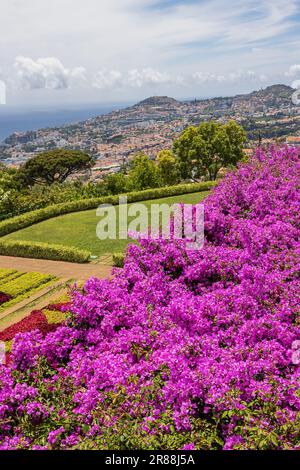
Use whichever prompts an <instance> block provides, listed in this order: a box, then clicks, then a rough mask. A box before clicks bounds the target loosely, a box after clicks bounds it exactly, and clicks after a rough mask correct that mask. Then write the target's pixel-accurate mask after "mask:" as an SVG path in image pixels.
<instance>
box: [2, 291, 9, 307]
mask: <svg viewBox="0 0 300 470" xmlns="http://www.w3.org/2000/svg"><path fill="white" fill-rule="evenodd" d="M10 299H11V296H10V295H8V294H5V293H4V292H0V305H2V304H5V303H6V302H8V301H9V300H10Z"/></svg>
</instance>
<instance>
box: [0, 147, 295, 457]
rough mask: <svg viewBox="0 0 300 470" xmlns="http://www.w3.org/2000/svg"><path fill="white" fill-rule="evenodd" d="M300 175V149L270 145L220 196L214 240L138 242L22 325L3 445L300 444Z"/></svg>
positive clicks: (3, 415)
mask: <svg viewBox="0 0 300 470" xmlns="http://www.w3.org/2000/svg"><path fill="white" fill-rule="evenodd" d="M299 186H300V160H299V151H297V150H296V149H291V148H282V149H273V150H271V151H270V152H269V153H264V152H263V151H262V150H259V151H258V152H257V154H256V156H255V157H254V158H253V160H252V161H251V162H250V163H248V164H246V165H244V166H242V167H241V168H240V169H239V170H238V171H236V172H233V173H231V174H230V175H228V176H227V177H226V178H225V179H224V180H223V181H222V182H221V183H220V184H219V185H218V187H217V188H216V189H215V190H214V192H213V193H212V194H211V195H210V196H209V197H208V199H207V200H206V203H205V237H206V240H205V245H204V248H203V249H202V250H199V251H189V250H187V249H186V244H185V242H184V241H163V240H158V241H157V240H156V241H151V240H143V241H141V243H140V246H136V245H132V246H130V247H129V250H128V254H127V258H126V262H125V267H124V269H120V270H118V271H117V272H116V274H115V277H114V278H113V279H112V280H98V279H90V280H89V281H88V282H87V283H86V285H85V287H84V289H83V291H74V292H73V295H72V297H73V299H72V306H71V312H72V313H71V316H70V318H69V319H68V320H67V322H66V323H65V324H64V325H63V326H61V327H59V328H58V329H57V330H56V331H55V332H52V333H49V334H48V335H47V336H46V337H45V338H43V336H42V335H41V333H40V332H39V331H31V332H27V333H24V334H21V335H18V336H17V337H16V339H15V341H14V346H13V352H12V363H11V365H10V366H9V367H5V366H3V367H2V369H1V372H0V383H1V392H0V442H1V448H2V449H17V448H24V449H74V448H78V449H299V448H300V434H299V433H300V431H299V430H300V386H299V380H300V366H299V364H300V306H299V303H300V302H299V295H300V278H299V276H300V238H299V235H300V191H299V189H300V188H299ZM68 309H70V306H68Z"/></svg>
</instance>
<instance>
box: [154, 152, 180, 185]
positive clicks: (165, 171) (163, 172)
mask: <svg viewBox="0 0 300 470" xmlns="http://www.w3.org/2000/svg"><path fill="white" fill-rule="evenodd" d="M156 163H157V169H158V172H159V175H160V179H161V181H162V184H163V185H165V186H171V185H173V184H176V183H178V182H179V172H178V168H177V165H176V159H175V157H174V155H173V152H172V151H171V150H161V152H159V153H158V155H157V158H156Z"/></svg>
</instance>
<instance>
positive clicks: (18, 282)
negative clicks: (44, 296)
mask: <svg viewBox="0 0 300 470" xmlns="http://www.w3.org/2000/svg"><path fill="white" fill-rule="evenodd" d="M52 279H54V276H51V275H49V274H40V273H24V274H22V275H21V276H20V277H18V278H17V279H13V280H9V281H7V282H1V283H0V288H1V289H2V291H3V292H5V293H6V294H7V295H9V296H10V297H16V296H18V295H22V294H24V293H25V292H28V291H30V290H32V289H35V288H36V287H38V286H40V285H42V284H46V283H47V282H48V281H51V280H52Z"/></svg>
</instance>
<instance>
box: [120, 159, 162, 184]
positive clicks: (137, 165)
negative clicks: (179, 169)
mask: <svg viewBox="0 0 300 470" xmlns="http://www.w3.org/2000/svg"><path fill="white" fill-rule="evenodd" d="M160 184H161V182H160V178H159V173H158V170H157V168H156V165H155V163H154V162H153V161H152V160H150V158H149V157H148V156H147V155H145V154H143V153H140V154H138V155H137V156H136V157H135V158H134V160H133V161H132V167H131V170H130V171H129V174H128V186H129V188H130V189H133V190H134V191H140V190H142V189H148V188H156V187H158V186H160Z"/></svg>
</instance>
